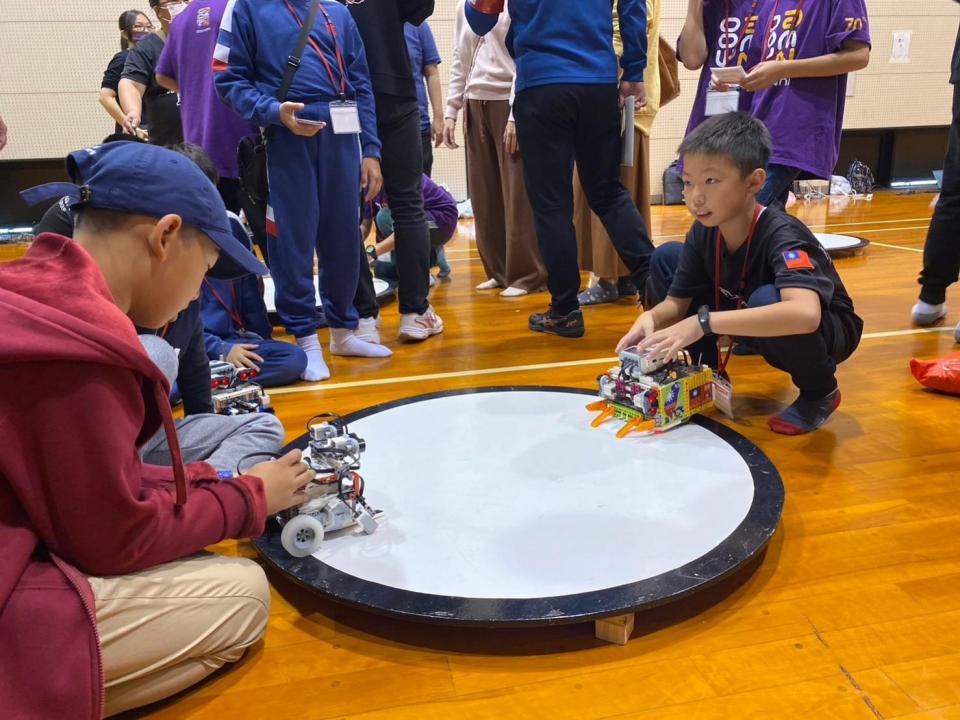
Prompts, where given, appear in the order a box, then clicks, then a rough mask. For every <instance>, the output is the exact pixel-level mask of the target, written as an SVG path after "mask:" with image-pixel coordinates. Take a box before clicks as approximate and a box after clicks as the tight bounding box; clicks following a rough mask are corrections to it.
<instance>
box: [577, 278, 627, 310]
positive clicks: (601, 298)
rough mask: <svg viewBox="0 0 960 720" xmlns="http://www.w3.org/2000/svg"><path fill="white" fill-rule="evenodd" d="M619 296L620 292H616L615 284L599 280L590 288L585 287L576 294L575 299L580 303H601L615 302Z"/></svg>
mask: <svg viewBox="0 0 960 720" xmlns="http://www.w3.org/2000/svg"><path fill="white" fill-rule="evenodd" d="M619 297H620V293H618V292H617V286H616V285H614V284H613V283H608V282H607V281H606V280H601V281H599V282H598V283H597V284H596V285H594V286H593V287H592V288H587V289H586V290H584V291H583V292H582V293H580V294H579V295H577V301H578V302H579V303H580V304H581V305H603V304H604V303H612V302H616V301H617V300H618V299H619Z"/></svg>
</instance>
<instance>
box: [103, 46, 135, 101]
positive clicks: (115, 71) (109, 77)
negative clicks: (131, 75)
mask: <svg viewBox="0 0 960 720" xmlns="http://www.w3.org/2000/svg"><path fill="white" fill-rule="evenodd" d="M129 54H130V50H129V49H127V50H121V51H120V52H118V53H117V54H116V55H114V56H113V57H112V58H110V63H109V64H108V65H107V69H106V70H104V71H103V80H101V81H100V87H102V88H109V89H111V90H113V91H114V92H117V88H118V87H119V86H120V77H121V76H122V75H123V66H124V64H125V63H126V61H127V55H129Z"/></svg>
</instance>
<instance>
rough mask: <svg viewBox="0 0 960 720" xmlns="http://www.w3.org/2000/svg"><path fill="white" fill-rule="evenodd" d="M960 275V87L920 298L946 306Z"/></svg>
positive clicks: (955, 88)
mask: <svg viewBox="0 0 960 720" xmlns="http://www.w3.org/2000/svg"><path fill="white" fill-rule="evenodd" d="M958 275H960V85H954V86H953V122H952V123H951V124H950V139H949V141H948V142H947V156H946V157H945V158H944V160H943V187H942V188H941V189H940V199H939V200H938V201H937V207H936V209H935V210H934V212H933V218H931V220H930V229H929V230H927V242H926V243H925V244H924V246H923V270H922V271H921V273H920V285H921V288H920V299H921V300H923V301H924V302H927V303H930V304H931V305H938V304H940V303H942V302H943V301H944V300H945V299H946V297H947V288H948V287H949V286H950V285H951V284H953V283H955V282H956V281H957V277H958Z"/></svg>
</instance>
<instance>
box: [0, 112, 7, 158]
mask: <svg viewBox="0 0 960 720" xmlns="http://www.w3.org/2000/svg"><path fill="white" fill-rule="evenodd" d="M6 146H7V124H6V123H5V122H4V121H3V118H0V150H3V149H4V148H5V147H6Z"/></svg>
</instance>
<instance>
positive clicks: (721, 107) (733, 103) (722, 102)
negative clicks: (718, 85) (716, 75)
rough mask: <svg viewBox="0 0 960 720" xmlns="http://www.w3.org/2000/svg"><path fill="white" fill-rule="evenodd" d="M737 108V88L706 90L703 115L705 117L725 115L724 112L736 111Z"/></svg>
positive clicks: (738, 102) (738, 103) (738, 107)
mask: <svg viewBox="0 0 960 720" xmlns="http://www.w3.org/2000/svg"><path fill="white" fill-rule="evenodd" d="M739 109H740V91H739V90H727V91H726V92H719V91H717V90H707V104H706V107H705V108H704V115H706V116H707V117H713V116H714V115H725V114H726V113H730V112H736V111H737V110H739Z"/></svg>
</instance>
